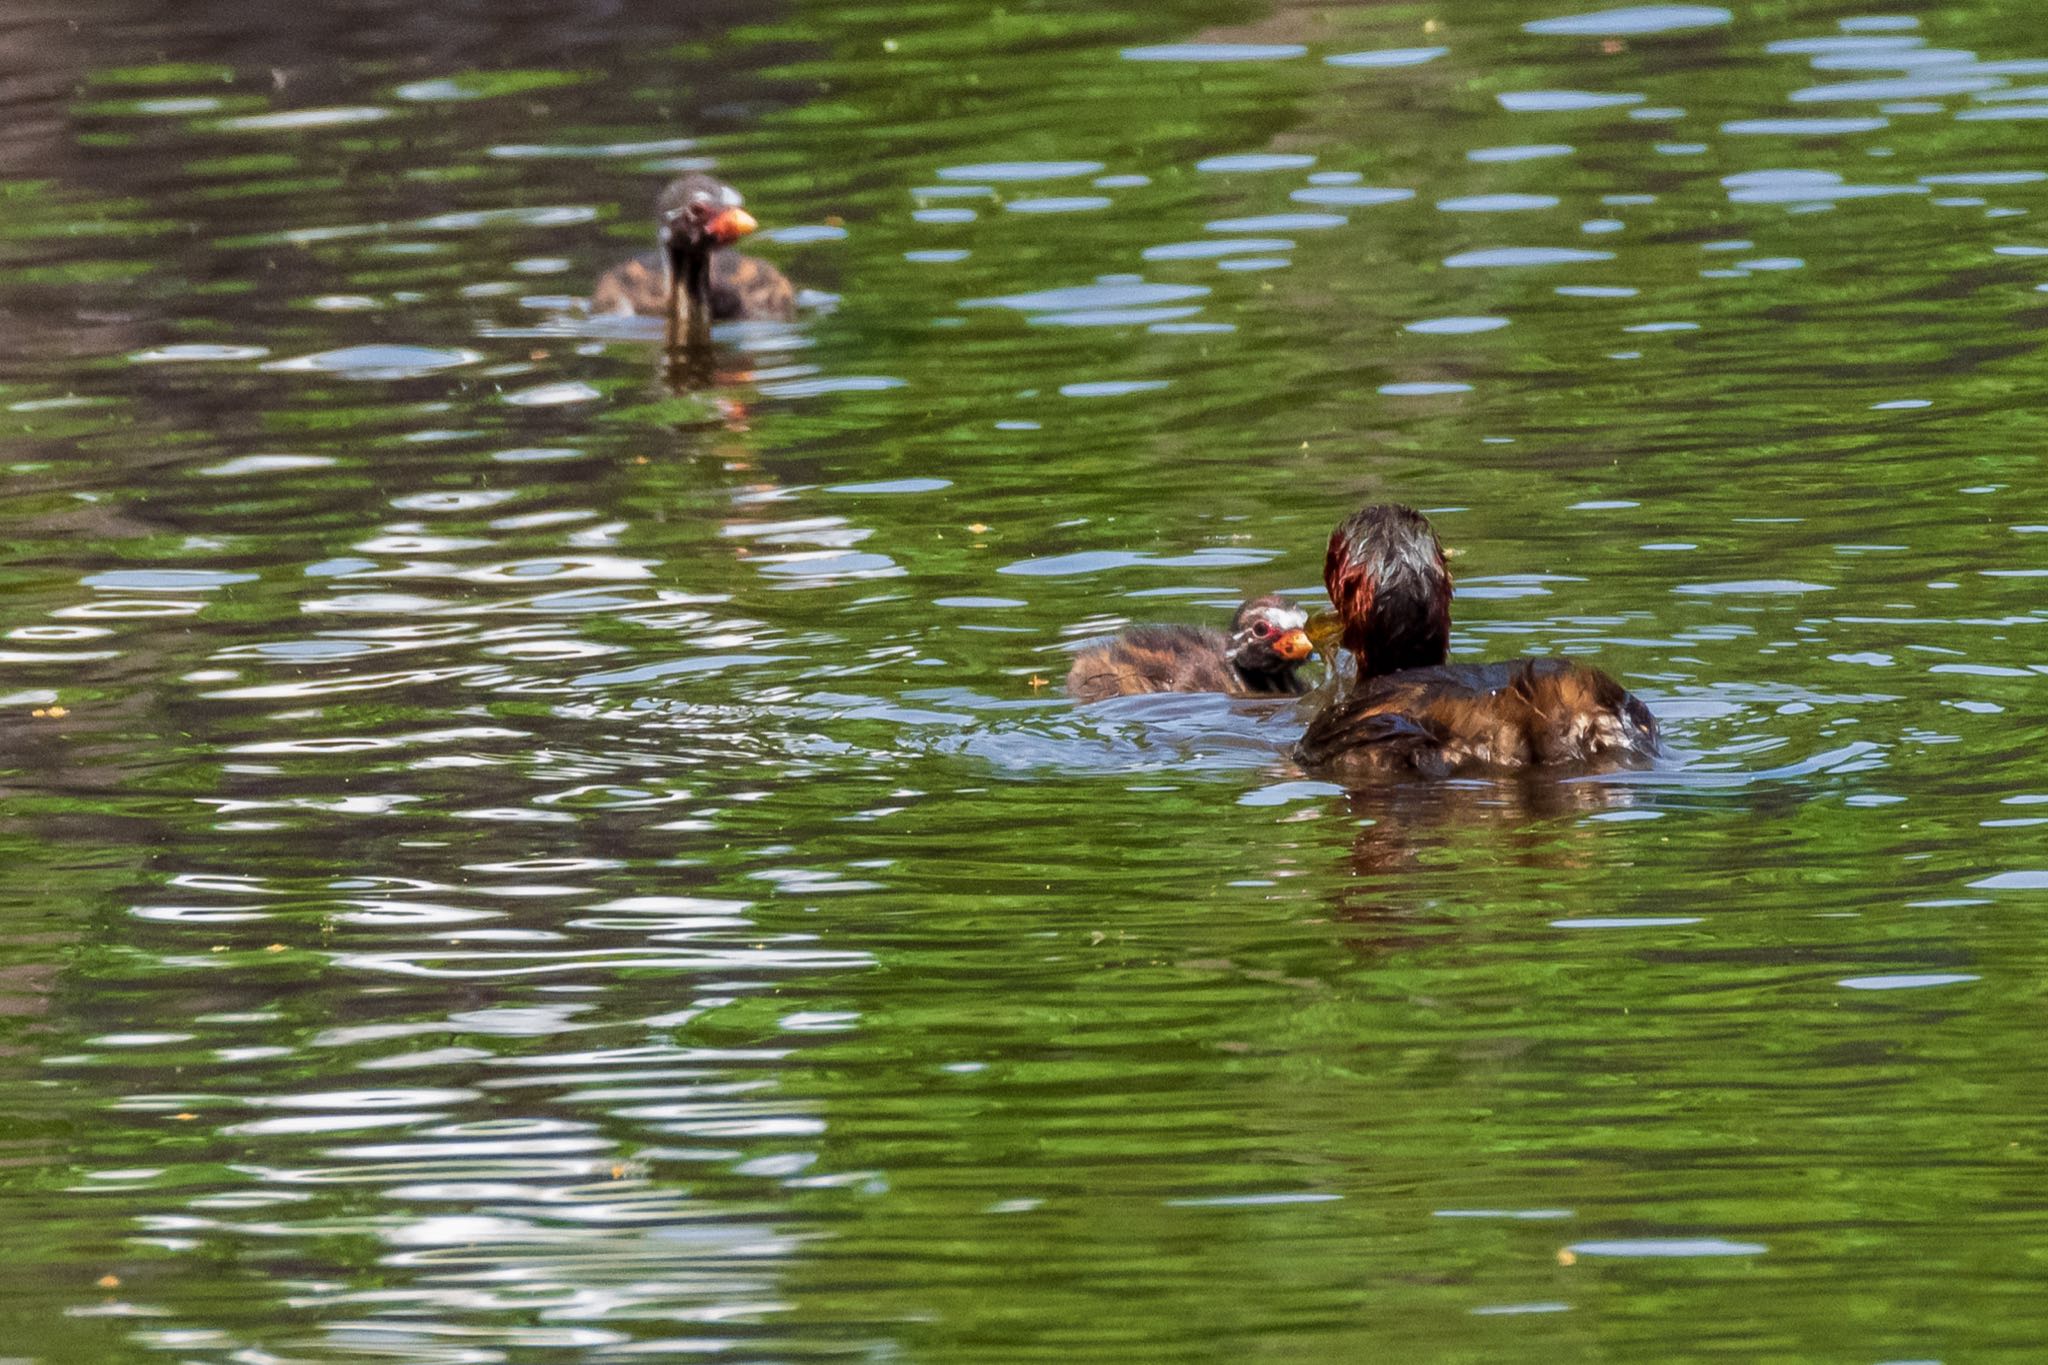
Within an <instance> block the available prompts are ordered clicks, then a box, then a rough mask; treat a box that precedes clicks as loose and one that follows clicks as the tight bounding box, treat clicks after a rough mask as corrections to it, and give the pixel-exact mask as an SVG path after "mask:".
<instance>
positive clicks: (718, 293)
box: [590, 251, 796, 322]
mask: <svg viewBox="0 0 2048 1365" xmlns="http://www.w3.org/2000/svg"><path fill="white" fill-rule="evenodd" d="M668 281H669V276H668V270H667V268H666V267H665V266H663V265H662V261H661V256H660V253H658V252H653V251H650V252H647V253H646V254H645V255H641V256H636V257H634V258H633V259H632V260H630V261H624V262H621V263H620V264H618V265H615V266H613V267H612V268H611V269H610V270H607V271H605V272H604V274H603V275H601V276H599V277H598V281H597V288H596V289H595V290H593V291H592V292H591V295H590V309H591V311H592V312H594V313H639V314H642V315H645V316H649V317H661V316H662V315H663V314H665V313H667V312H668V289H669V283H668ZM711 316H712V319H713V320H714V321H717V322H733V321H765V322H787V321H789V319H791V318H793V317H795V316H796V288H795V286H793V285H792V284H790V282H789V278H788V277H787V276H785V275H784V274H783V273H782V272H781V271H780V270H777V269H776V268H775V267H774V266H772V265H770V264H768V262H766V261H764V260H762V259H761V258H760V257H758V256H742V255H741V254H740V253H739V252H737V251H718V252H714V253H712V256H711Z"/></svg>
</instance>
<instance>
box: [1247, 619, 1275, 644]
mask: <svg viewBox="0 0 2048 1365" xmlns="http://www.w3.org/2000/svg"><path fill="white" fill-rule="evenodd" d="M1252 634H1254V635H1256V636H1258V637H1259V638H1260V639H1261V640H1269V639H1271V638H1272V636H1273V625H1272V622H1270V621H1254V622H1252Z"/></svg>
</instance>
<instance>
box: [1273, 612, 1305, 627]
mask: <svg viewBox="0 0 2048 1365" xmlns="http://www.w3.org/2000/svg"><path fill="white" fill-rule="evenodd" d="M1267 616H1268V618H1269V619H1270V620H1271V621H1272V622H1273V624H1274V625H1276V626H1278V627H1280V629H1282V630H1300V629H1301V628H1302V627H1304V626H1306V625H1307V624H1308V612H1306V611H1304V610H1303V609H1301V608H1300V607H1296V608H1294V609H1293V610H1291V611H1272V612H1268V613H1267Z"/></svg>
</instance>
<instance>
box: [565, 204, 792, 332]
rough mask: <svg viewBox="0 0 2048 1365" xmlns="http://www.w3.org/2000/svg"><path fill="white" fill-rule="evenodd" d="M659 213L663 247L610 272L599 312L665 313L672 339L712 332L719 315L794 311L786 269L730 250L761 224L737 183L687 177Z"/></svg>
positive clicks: (724, 318)
mask: <svg viewBox="0 0 2048 1365" xmlns="http://www.w3.org/2000/svg"><path fill="white" fill-rule="evenodd" d="M654 215H655V221H656V222H657V223H658V224H659V227H660V236H661V250H660V251H659V252H658V253H656V254H654V255H649V256H641V257H637V258H635V259H634V260H630V261H627V262H625V263H624V264H623V265H617V266H614V267H612V268H611V269H610V270H607V271H606V272H605V273H604V274H603V275H602V276H601V277H600V278H599V279H598V282H597V288H596V290H595V291H594V292H593V293H592V294H591V297H590V307H591V310H592V311H593V312H599V313H645V314H649V315H655V316H662V317H666V318H667V319H668V337H669V342H670V344H671V345H680V344H681V343H683V342H684V341H688V340H692V339H699V338H702V337H704V336H708V335H709V334H710V330H711V324H712V322H713V321H714V320H716V321H718V322H729V321H733V320H767V321H778V322H779V321H786V320H788V319H789V318H791V317H793V316H795V314H796V291H795V290H794V289H792V288H791V287H790V283H789V281H788V280H787V279H786V278H784V276H783V274H782V272H781V271H779V270H777V269H776V268H775V267H774V266H772V265H770V264H768V263H767V262H766V261H762V260H756V259H755V258H754V257H752V256H742V255H740V254H739V253H738V252H736V251H727V250H725V249H724V248H726V247H729V246H731V245H732V244H733V243H734V242H737V241H738V240H739V239H740V238H742V237H744V236H746V235H747V234H748V233H750V232H752V231H754V229H755V228H757V227H758V226H760V225H759V224H758V223H756V222H755V221H754V215H753V214H751V213H748V212H747V211H746V210H745V209H744V208H742V207H740V196H739V192H738V191H737V190H735V189H733V187H732V186H730V185H726V184H722V183H720V182H719V181H716V180H713V179H712V178H711V177H710V176H708V175H704V174H701V173H696V174H691V175H686V176H684V177H683V178H682V179H680V180H677V181H674V182H672V183H671V184H670V185H669V186H668V188H666V189H664V190H663V191H662V192H661V195H660V197H659V198H657V199H656V200H655V201H654Z"/></svg>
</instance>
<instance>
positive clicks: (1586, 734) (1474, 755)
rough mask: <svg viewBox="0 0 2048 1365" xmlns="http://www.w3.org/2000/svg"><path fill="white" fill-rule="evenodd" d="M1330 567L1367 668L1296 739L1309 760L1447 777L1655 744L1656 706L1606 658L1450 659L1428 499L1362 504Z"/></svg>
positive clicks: (1583, 764)
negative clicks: (1609, 668) (1421, 504)
mask: <svg viewBox="0 0 2048 1365" xmlns="http://www.w3.org/2000/svg"><path fill="white" fill-rule="evenodd" d="M1323 581H1324V586H1325V587H1326V588H1327V589H1328V590H1329V593H1330V601H1331V602H1332V603H1334V604H1335V606H1336V609H1337V614H1338V616H1339V617H1340V618H1341V620H1342V622H1343V634H1342V637H1341V638H1342V644H1343V647H1344V648H1345V649H1347V650H1349V651H1350V652H1351V654H1352V656H1353V658H1354V659H1355V660H1356V661H1357V665H1358V669H1357V676H1356V677H1355V678H1354V679H1353V681H1352V683H1351V686H1350V687H1349V689H1347V690H1346V692H1345V693H1344V694H1343V695H1342V696H1340V697H1338V698H1337V699H1336V700H1335V701H1333V702H1331V703H1330V704H1329V705H1328V706H1326V707H1324V708H1323V709H1322V710H1321V711H1320V712H1318V713H1317V714H1316V716H1315V717H1314V718H1313V719H1312V720H1311V721H1310V722H1309V725H1308V729H1307V732H1306V733H1305V734H1304V735H1303V736H1302V738H1301V742H1300V743H1299V744H1298V745H1297V746H1296V748H1295V754H1296V756H1297V757H1298V758H1299V759H1300V760H1301V761H1302V763H1304V764H1305V765H1307V766H1309V767H1312V768H1322V769H1333V770H1336V771H1338V772H1342V773H1348V774H1361V775H1362V774H1371V773H1415V774H1420V775H1424V776H1429V777H1448V776H1452V775H1454V774H1457V773H1461V772H1479V771H1489V770H1490V771H1500V770H1509V769H1519V768H1537V767H1557V768H1578V769H1582V770H1583V769H1599V768H1612V767H1620V766H1626V765H1630V764H1636V763H1641V762H1644V761H1646V760H1648V759H1649V758H1652V757H1654V756H1655V755H1656V753H1657V722H1656V720H1655V718H1654V717H1652V716H1651V714H1650V710H1649V708H1648V707H1646V706H1644V705H1643V704H1642V702H1640V701H1638V700H1637V699H1636V698H1635V697H1633V696H1631V695H1629V693H1628V690H1627V689H1626V688H1624V687H1622V685H1621V684H1620V683H1618V682H1616V681H1615V680H1614V679H1613V678H1610V677H1608V676H1607V675H1606V674H1605V673H1602V672H1601V671H1600V670H1599V669H1597V668H1593V667H1590V666H1588V665H1586V664H1581V663H1578V662H1576V661H1574V660H1570V659H1540V658H1524V659H1510V660H1506V661H1504V662H1500V663H1490V664H1452V663H1448V662H1446V655H1447V654H1448V652H1449V648H1450V620H1451V613H1450V606H1451V576H1450V571H1449V569H1448V567H1447V565H1446V563H1445V560H1444V553H1443V547H1442V545H1441V544H1440V543H1439V542H1438V540H1437V538H1436V532H1435V531H1434V530H1432V529H1431V528H1430V525H1429V522H1428V520H1427V519H1426V518H1425V517H1423V516H1422V515H1421V514H1420V513H1419V512H1416V511H1414V510H1413V509H1411V508H1407V507H1401V506H1398V505H1395V504H1391V503H1385V504H1380V505H1377V506H1373V507H1367V508H1364V509H1362V510H1361V511H1359V512H1357V513H1356V514H1354V515H1353V516H1351V517H1350V518H1349V519H1347V520H1346V521H1345V522H1344V523H1343V524H1342V525H1340V526H1339V527H1338V528H1337V529H1336V531H1335V532H1333V533H1332V534H1331V536H1330V546H1329V552H1328V554H1327V555H1326V557H1325V559H1324V562H1323Z"/></svg>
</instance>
